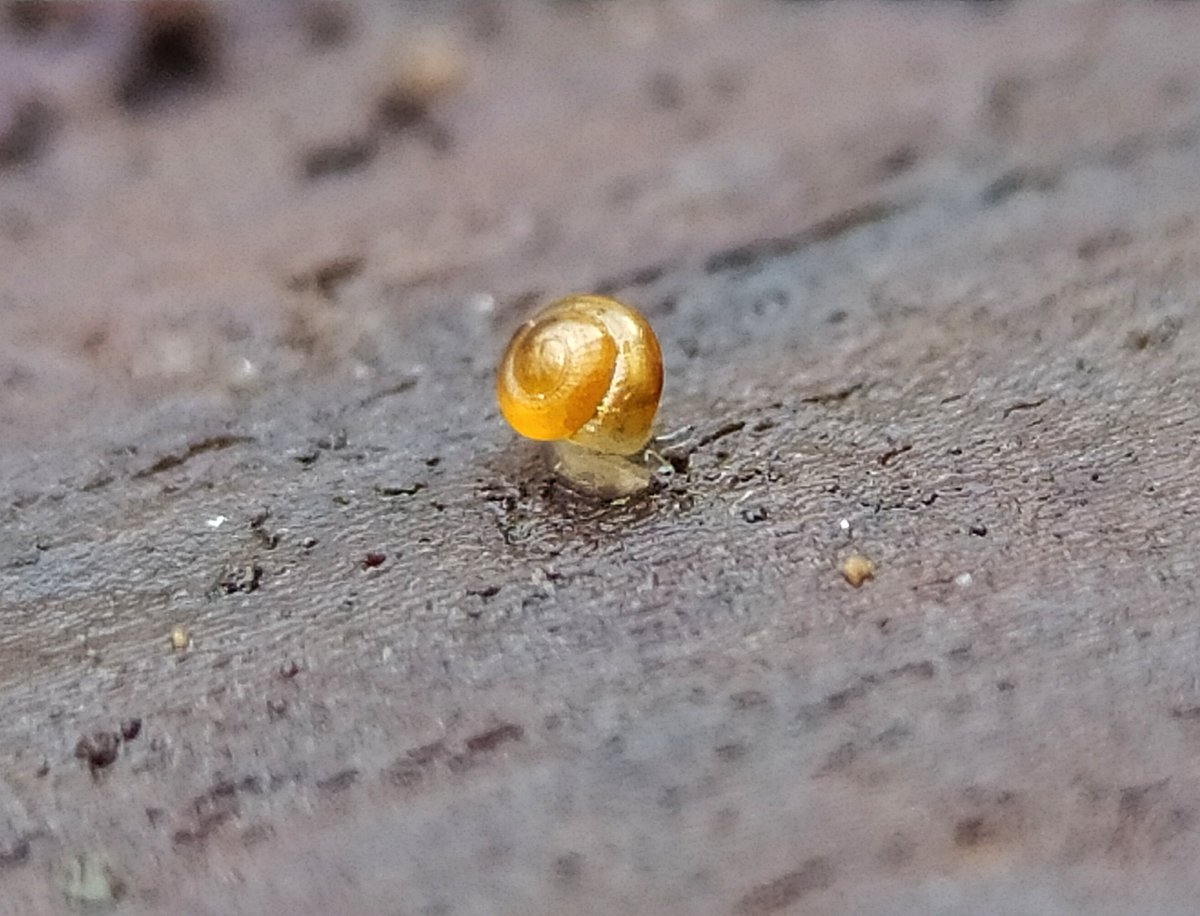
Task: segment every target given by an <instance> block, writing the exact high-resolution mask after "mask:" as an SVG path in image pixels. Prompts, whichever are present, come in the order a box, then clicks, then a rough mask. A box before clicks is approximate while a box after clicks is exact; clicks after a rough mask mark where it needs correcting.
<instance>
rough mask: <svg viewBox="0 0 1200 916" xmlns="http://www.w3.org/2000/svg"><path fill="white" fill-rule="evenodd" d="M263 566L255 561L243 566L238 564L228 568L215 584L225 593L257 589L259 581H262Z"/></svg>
mask: <svg viewBox="0 0 1200 916" xmlns="http://www.w3.org/2000/svg"><path fill="white" fill-rule="evenodd" d="M262 575H263V568H262V567H261V566H259V565H258V564H257V563H248V564H246V565H245V566H239V567H237V568H236V569H232V570H229V571H228V572H226V573H225V575H223V576H222V577H221V579H220V581H219V582H217V585H218V586H219V587H220V588H221V589H222V590H224V592H225V594H227V595H232V594H233V593H234V592H245V593H247V594H249V593H250V592H253V591H257V590H258V586H259V583H260V582H261V581H262Z"/></svg>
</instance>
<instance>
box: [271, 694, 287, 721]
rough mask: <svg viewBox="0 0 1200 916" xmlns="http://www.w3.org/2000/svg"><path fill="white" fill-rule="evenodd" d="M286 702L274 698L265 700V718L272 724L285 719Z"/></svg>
mask: <svg viewBox="0 0 1200 916" xmlns="http://www.w3.org/2000/svg"><path fill="white" fill-rule="evenodd" d="M287 711H288V704H287V700H283V699H279V698H275V699H270V700H267V718H268V719H270V720H271V721H272V722H274V721H276V720H278V719H283V718H286V717H287Z"/></svg>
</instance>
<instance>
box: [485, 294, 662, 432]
mask: <svg viewBox="0 0 1200 916" xmlns="http://www.w3.org/2000/svg"><path fill="white" fill-rule="evenodd" d="M662 383H663V364H662V350H661V349H660V348H659V345H658V338H657V337H655V336H654V331H653V330H652V329H651V327H650V323H649V322H648V321H646V319H645V318H644V317H643V316H642V315H641V314H639V313H638V312H637V311H636V310H634V309H632V308H630V307H629V306H628V305H625V304H624V303H621V302H618V301H617V300H616V299H610V298H608V297H607V296H592V295H580V296H569V297H567V298H566V299H562V300H560V301H558V302H555V303H554V304H553V305H550V306H548V307H547V308H546V309H545V310H544V311H542V312H540V313H539V314H537V315H535V316H534V317H533V318H531V319H530V320H529V321H527V322H525V323H524V324H523V325H521V327H519V328H518V329H517V332H516V333H515V334H514V335H513V338H512V340H511V341H509V344H508V349H507V350H505V351H504V358H503V359H502V360H501V361H500V369H499V371H498V372H497V374H496V400H497V401H499V403H500V413H502V414H503V415H504V419H505V420H507V421H508V423H509V425H510V426H512V428H513V429H515V430H516V431H517V432H518V433H520V434H521V435H522V436H526V437H528V438H530V439H539V440H543V441H554V440H560V439H567V440H569V441H571V442H574V443H575V444H576V445H580V446H583V447H584V448H589V449H593V450H595V451H598V452H606V453H611V454H618V455H631V454H633V453H634V452H636V451H638V450H639V449H640V448H642V446H644V445H645V444H646V443H647V442H648V441H649V439H650V428H651V424H652V423H653V422H654V414H655V412H656V411H657V410H658V399H659V397H660V395H661V394H662Z"/></svg>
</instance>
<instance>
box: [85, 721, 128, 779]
mask: <svg viewBox="0 0 1200 916" xmlns="http://www.w3.org/2000/svg"><path fill="white" fill-rule="evenodd" d="M120 746H121V736H120V735H118V734H117V733H116V732H103V731H100V732H95V733H93V734H92V735H90V736H88V735H84V736H83V737H82V738H80V739H79V741H77V742H76V744H75V756H76V757H77V758H79V759H80V760H83V761H86V762H87V765H88V769H90V770H91V771H92V774H93V775H95V773H96V772H98V771H99V770H102V769H104V768H105V767H107V766H111V765H112V763H113V761H115V760H116V759H117V751H118V749H119V748H120Z"/></svg>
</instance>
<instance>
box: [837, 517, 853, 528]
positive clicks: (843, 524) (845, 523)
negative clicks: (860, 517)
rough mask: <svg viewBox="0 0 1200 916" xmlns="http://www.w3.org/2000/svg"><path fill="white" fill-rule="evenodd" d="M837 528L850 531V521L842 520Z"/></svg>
mask: <svg viewBox="0 0 1200 916" xmlns="http://www.w3.org/2000/svg"><path fill="white" fill-rule="evenodd" d="M838 527H839V528H841V529H842V530H843V531H849V530H850V519H848V518H844V519H842V520H841V521H839V522H838Z"/></svg>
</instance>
